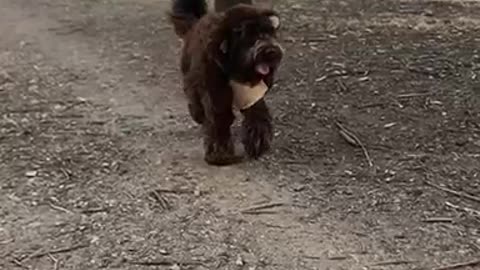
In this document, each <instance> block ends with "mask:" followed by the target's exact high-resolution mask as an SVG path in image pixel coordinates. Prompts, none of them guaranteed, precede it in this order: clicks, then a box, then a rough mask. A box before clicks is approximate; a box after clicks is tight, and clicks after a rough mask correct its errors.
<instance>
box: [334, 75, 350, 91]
mask: <svg viewBox="0 0 480 270" xmlns="http://www.w3.org/2000/svg"><path fill="white" fill-rule="evenodd" d="M335 81H336V82H337V84H338V87H340V89H341V90H342V91H343V92H346V91H348V87H347V86H346V85H345V83H344V82H343V81H342V79H339V78H337V79H336V80H335Z"/></svg>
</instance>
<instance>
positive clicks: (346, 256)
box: [327, 255, 350, 261]
mask: <svg viewBox="0 0 480 270" xmlns="http://www.w3.org/2000/svg"><path fill="white" fill-rule="evenodd" d="M348 258H350V255H335V256H330V257H328V258H327V259H329V260H331V261H343V260H346V259H348Z"/></svg>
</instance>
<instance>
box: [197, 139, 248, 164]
mask: <svg viewBox="0 0 480 270" xmlns="http://www.w3.org/2000/svg"><path fill="white" fill-rule="evenodd" d="M205 146H206V148H205V157H204V159H205V162H207V163H208V164H209V165H214V166H228V165H233V164H236V163H239V162H241V161H242V159H243V158H242V157H241V156H239V155H236V154H235V149H234V146H233V142H232V141H229V142H228V143H219V142H216V141H215V142H214V141H208V142H207V143H206V145H205Z"/></svg>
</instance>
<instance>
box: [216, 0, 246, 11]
mask: <svg viewBox="0 0 480 270" xmlns="http://www.w3.org/2000/svg"><path fill="white" fill-rule="evenodd" d="M238 4H246V5H251V4H253V3H252V0H215V4H214V6H215V11H217V12H218V11H225V10H227V9H229V8H231V7H233V6H235V5H238Z"/></svg>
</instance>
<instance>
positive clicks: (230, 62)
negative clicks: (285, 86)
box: [216, 5, 283, 83]
mask: <svg viewBox="0 0 480 270" xmlns="http://www.w3.org/2000/svg"><path fill="white" fill-rule="evenodd" d="M222 26H223V31H222V34H221V35H220V36H219V39H221V40H219V43H217V44H216V46H218V48H216V50H217V52H218V53H217V54H216V56H217V57H216V61H217V62H218V64H219V65H220V66H221V67H222V68H223V69H224V70H225V71H226V72H227V73H228V75H229V77H230V79H234V80H236V81H240V82H248V83H256V82H258V81H260V80H262V79H264V78H265V77H267V76H272V75H273V73H274V72H275V70H276V69H277V68H278V66H279V64H280V61H281V59H282V57H283V48H282V47H281V46H280V44H279V42H278V41H277V30H278V29H279V27H280V19H279V17H278V15H277V14H276V13H275V12H274V11H272V10H267V9H259V8H255V7H253V6H248V5H237V6H235V7H233V8H231V9H229V10H227V11H226V12H225V13H224V14H223V19H222Z"/></svg>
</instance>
